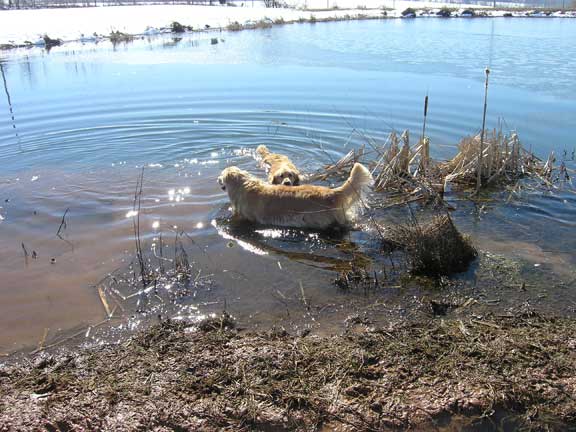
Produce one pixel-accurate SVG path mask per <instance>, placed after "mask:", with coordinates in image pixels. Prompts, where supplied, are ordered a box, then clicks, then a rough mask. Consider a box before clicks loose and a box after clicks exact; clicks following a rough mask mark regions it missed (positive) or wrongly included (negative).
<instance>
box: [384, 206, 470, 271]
mask: <svg viewBox="0 0 576 432" xmlns="http://www.w3.org/2000/svg"><path fill="white" fill-rule="evenodd" d="M391 232H392V234H391V236H392V239H393V240H394V241H395V242H396V243H398V244H401V245H403V246H404V248H405V250H406V253H407V254H408V260H409V262H410V266H411V268H412V271H413V272H414V273H416V274H422V275H427V276H441V275H450V274H453V273H460V272H463V271H466V270H467V268H468V265H469V264H470V262H471V261H473V260H474V259H475V258H476V257H477V255H478V253H477V251H476V249H474V246H473V245H472V243H471V241H470V239H469V238H468V237H466V236H463V235H462V234H460V232H459V231H458V229H457V228H456V227H455V226H454V222H452V218H451V217H450V216H449V215H448V214H446V215H442V216H436V217H435V218H433V219H432V220H431V221H430V222H427V223H418V222H417V221H416V220H415V219H414V220H413V222H412V223H411V224H407V225H398V226H395V227H392V228H391Z"/></svg>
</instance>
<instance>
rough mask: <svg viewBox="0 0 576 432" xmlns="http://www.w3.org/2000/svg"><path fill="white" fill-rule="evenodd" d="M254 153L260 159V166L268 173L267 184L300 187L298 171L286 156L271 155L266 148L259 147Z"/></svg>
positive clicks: (263, 146)
mask: <svg viewBox="0 0 576 432" xmlns="http://www.w3.org/2000/svg"><path fill="white" fill-rule="evenodd" d="M256 153H257V154H258V156H260V158H262V164H263V165H264V166H265V167H266V168H267V171H268V182H269V183H270V184H275V185H284V186H298V185H300V177H301V174H300V171H298V168H296V166H294V164H293V163H292V161H291V160H290V159H289V158H288V156H284V155H281V154H278V153H271V152H270V150H268V147H266V146H265V145H260V146H258V148H257V149H256Z"/></svg>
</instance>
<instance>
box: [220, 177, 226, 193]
mask: <svg viewBox="0 0 576 432" xmlns="http://www.w3.org/2000/svg"><path fill="white" fill-rule="evenodd" d="M218 184H219V185H220V189H222V190H223V191H225V190H226V185H224V181H223V180H222V177H218Z"/></svg>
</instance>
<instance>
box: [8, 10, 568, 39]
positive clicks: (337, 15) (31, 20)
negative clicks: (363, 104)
mask: <svg viewBox="0 0 576 432" xmlns="http://www.w3.org/2000/svg"><path fill="white" fill-rule="evenodd" d="M406 5H409V6H411V8H412V10H413V14H407V13H406V11H407V10H408V8H406V7H404V6H406ZM422 5H425V7H424V6H422V7H419V8H415V7H413V6H415V4H414V2H407V1H398V2H397V7H396V9H386V8H377V9H368V8H355V9H306V10H304V9H287V8H284V9H282V8H263V7H254V8H252V7H225V6H195V5H192V6H182V5H138V6H107V7H75V8H54V9H21V10H2V11H0V50H9V49H16V48H31V47H44V46H47V47H50V46H54V45H60V44H63V43H67V42H78V41H79V42H85V43H90V42H98V41H103V40H110V39H114V36H113V35H112V33H113V32H114V33H116V35H120V36H124V37H125V40H124V41H127V40H129V39H130V38H136V37H143V36H153V35H157V34H163V33H172V30H173V29H172V28H171V26H172V25H173V23H174V22H176V23H179V24H181V25H182V26H183V27H184V30H185V31H186V32H187V33H193V32H206V31H214V30H216V31H226V30H231V31H238V30H246V29H257V28H269V27H272V26H275V25H286V24H294V23H319V22H330V21H353V20H373V19H415V18H418V19H420V18H439V19H451V18H462V19H474V18H477V19H480V18H576V11H558V10H556V11H553V10H546V11H544V10H538V11H535V10H531V9H522V10H516V9H515V10H511V9H497V10H492V9H487V8H484V7H471V6H469V5H467V7H466V8H454V7H453V5H452V6H450V5H447V4H444V5H443V4H442V3H438V4H436V5H437V6H436V7H430V6H429V5H428V3H422ZM403 14H404V15H406V16H403ZM442 14H443V15H442ZM446 15H449V16H446ZM46 36H47V38H46Z"/></svg>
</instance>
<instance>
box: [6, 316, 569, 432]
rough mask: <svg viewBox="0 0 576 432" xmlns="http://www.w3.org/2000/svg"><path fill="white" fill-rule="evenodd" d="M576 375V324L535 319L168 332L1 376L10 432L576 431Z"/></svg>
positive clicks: (166, 325) (168, 324) (220, 324)
mask: <svg viewBox="0 0 576 432" xmlns="http://www.w3.org/2000/svg"><path fill="white" fill-rule="evenodd" d="M575 370H576V321H575V320H573V319H569V318H553V317H544V316H541V315H538V314H536V313H534V312H523V313H519V314H517V315H515V316H506V317H503V316H501V317H496V316H484V317H475V318H469V319H465V320H460V319H458V320H456V319H455V320H448V319H440V318H434V319H430V320H428V321H422V322H419V323H411V324H402V325H398V326H396V327H391V328H387V329H382V328H380V329H377V328H373V327H372V326H371V325H370V323H369V322H365V321H363V320H356V321H355V320H351V321H350V322H349V323H348V326H347V330H346V331H345V332H344V333H343V334H341V335H336V336H331V337H319V336H313V335H305V334H301V335H290V334H288V333H286V331H285V330H283V329H276V330H273V331H269V332H266V333H250V332H247V331H242V330H239V329H235V328H234V323H233V322H232V321H231V320H230V319H229V318H228V316H226V315H223V316H221V317H219V318H216V319H213V320H211V321H208V322H205V323H204V324H202V325H200V327H195V326H193V325H192V324H186V323H182V322H175V321H164V322H162V323H160V324H157V325H155V326H152V327H151V328H149V329H147V330H145V331H143V332H142V333H139V334H137V335H136V336H134V337H132V338H130V339H128V340H127V341H125V342H123V343H120V344H108V345H103V346H98V347H91V348H83V349H81V350H74V349H70V348H68V349H64V350H62V351H60V352H58V353H52V354H50V355H49V354H46V353H44V354H42V355H38V356H36V357H32V358H30V359H29V360H26V361H25V362H23V363H19V364H12V365H4V366H2V367H0V430H2V431H8V430H39V429H46V430H162V431H164V430H392V429H393V430H397V429H401V430H403V429H417V430H422V429H424V430H438V429H440V430H497V429H496V426H499V427H501V426H503V425H504V426H505V427H511V428H513V429H515V428H517V427H525V428H527V429H528V430H576V398H575V396H574V395H575V394H576V375H575V374H574V371H575ZM455 424H456V425H457V426H454V425H455ZM454 428H455V429H454ZM498 430H500V429H498Z"/></svg>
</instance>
